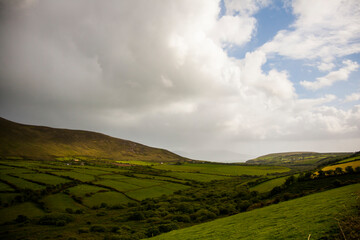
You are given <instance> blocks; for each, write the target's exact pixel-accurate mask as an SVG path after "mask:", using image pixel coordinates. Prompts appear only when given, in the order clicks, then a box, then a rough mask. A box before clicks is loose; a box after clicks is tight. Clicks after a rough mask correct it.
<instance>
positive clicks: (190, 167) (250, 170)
mask: <svg viewBox="0 0 360 240" xmlns="http://www.w3.org/2000/svg"><path fill="white" fill-rule="evenodd" d="M154 168H157V169H161V170H169V171H178V172H198V173H207V174H218V175H225V176H240V175H245V174H246V175H265V174H268V173H269V174H271V173H283V172H288V171H290V169H289V168H287V167H278V166H239V165H230V164H208V163H204V164H199V163H196V164H183V165H170V164H162V165H156V166H154Z"/></svg>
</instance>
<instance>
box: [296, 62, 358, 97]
mask: <svg viewBox="0 0 360 240" xmlns="http://www.w3.org/2000/svg"><path fill="white" fill-rule="evenodd" d="M343 64H344V67H342V68H340V69H339V70H337V71H333V72H330V73H328V74H327V75H326V76H324V77H318V78H316V81H314V82H310V81H301V82H300V84H301V85H302V86H304V87H305V88H308V89H311V90H317V89H320V88H323V87H327V86H331V85H333V84H334V83H335V82H338V81H346V80H348V78H349V75H350V73H351V72H353V71H356V70H357V69H358V68H359V64H358V63H357V62H353V61H351V60H345V61H344V62H343Z"/></svg>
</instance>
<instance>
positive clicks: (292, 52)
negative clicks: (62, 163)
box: [0, 0, 360, 162]
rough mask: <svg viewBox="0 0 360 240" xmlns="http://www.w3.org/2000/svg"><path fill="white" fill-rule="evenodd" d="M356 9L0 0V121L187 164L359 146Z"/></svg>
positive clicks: (354, 0) (208, 0) (244, 1)
mask: <svg viewBox="0 0 360 240" xmlns="http://www.w3.org/2000/svg"><path fill="white" fill-rule="evenodd" d="M359 64H360V1H358V0H316V1H311V4H309V1H308V0H282V1H281V0H274V1H270V0H221V1H219V0H181V1H178V0H168V1H162V0H136V1H134V0H121V1H119V0H107V1H102V0H61V1H58V0H0V116H1V117H4V118H7V119H9V120H12V121H16V122H21V123H26V124H34V125H46V126H51V127H59V128H70V129H84V130H91V131H96V132H102V133H105V134H108V135H111V136H114V137H118V138H122V139H128V140H132V141H136V142H140V143H143V144H146V145H149V146H154V147H159V148H165V149H168V150H170V151H174V152H176V153H179V154H182V155H183V156H186V157H190V158H193V159H202V160H212V161H223V162H229V161H244V160H247V159H250V158H253V157H256V156H259V155H263V154H267V153H275V152H289V151H316V152H341V151H359V150H360V71H359V70H360V65H359Z"/></svg>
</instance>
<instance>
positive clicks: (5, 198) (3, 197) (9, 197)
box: [0, 193, 21, 204]
mask: <svg viewBox="0 0 360 240" xmlns="http://www.w3.org/2000/svg"><path fill="white" fill-rule="evenodd" d="M16 196H21V195H20V194H18V193H1V194H0V201H1V203H2V204H4V203H7V204H9V203H11V202H12V201H13V200H14V199H15V197H16Z"/></svg>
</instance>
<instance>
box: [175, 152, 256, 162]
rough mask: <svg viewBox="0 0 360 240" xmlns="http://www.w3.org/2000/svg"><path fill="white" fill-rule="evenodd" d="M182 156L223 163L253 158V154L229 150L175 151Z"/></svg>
mask: <svg viewBox="0 0 360 240" xmlns="http://www.w3.org/2000/svg"><path fill="white" fill-rule="evenodd" d="M174 152H175V153H177V154H180V155H182V156H187V157H190V158H192V159H198V160H206V161H211V162H223V163H234V162H245V161H246V160H248V159H251V158H253V157H254V156H253V155H248V154H242V153H237V152H232V151H227V150H198V151H190V152H185V151H174Z"/></svg>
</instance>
